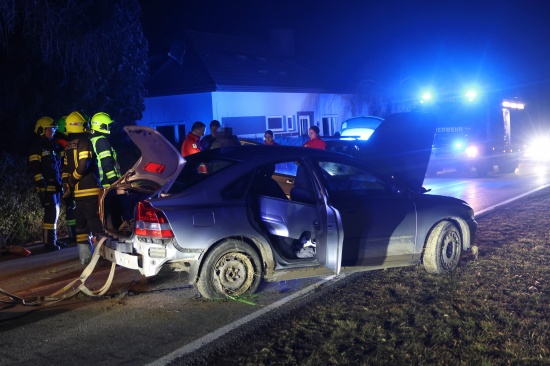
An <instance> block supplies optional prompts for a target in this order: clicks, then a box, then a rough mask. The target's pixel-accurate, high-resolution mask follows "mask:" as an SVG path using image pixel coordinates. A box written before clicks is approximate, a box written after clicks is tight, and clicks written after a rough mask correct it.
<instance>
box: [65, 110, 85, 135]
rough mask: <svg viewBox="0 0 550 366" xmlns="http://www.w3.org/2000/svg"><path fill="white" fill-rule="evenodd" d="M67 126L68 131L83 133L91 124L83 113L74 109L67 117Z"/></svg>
mask: <svg viewBox="0 0 550 366" xmlns="http://www.w3.org/2000/svg"><path fill="white" fill-rule="evenodd" d="M65 127H66V130H67V133H83V132H87V129H88V127H89V126H88V121H87V120H86V118H85V117H84V116H83V114H82V113H80V112H77V111H74V112H71V114H69V115H68V116H67V118H65Z"/></svg>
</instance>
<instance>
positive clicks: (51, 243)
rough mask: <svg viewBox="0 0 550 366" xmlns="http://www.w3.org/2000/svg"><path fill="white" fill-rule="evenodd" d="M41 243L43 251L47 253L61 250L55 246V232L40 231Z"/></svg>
mask: <svg viewBox="0 0 550 366" xmlns="http://www.w3.org/2000/svg"><path fill="white" fill-rule="evenodd" d="M42 241H43V242H44V249H45V250H46V251H47V252H53V251H56V250H59V249H61V248H60V247H58V246H57V245H56V244H55V231H53V230H48V229H44V230H43V231H42Z"/></svg>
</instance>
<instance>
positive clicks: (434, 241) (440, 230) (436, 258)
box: [423, 221, 462, 273]
mask: <svg viewBox="0 0 550 366" xmlns="http://www.w3.org/2000/svg"><path fill="white" fill-rule="evenodd" d="M461 252H462V237H461V235H460V231H459V230H458V228H457V227H456V225H455V224H453V223H452V222H450V221H441V222H440V223H438V224H437V225H436V226H435V227H434V228H433V229H432V231H431V233H430V235H429V237H428V240H427V243H426V248H425V249H424V259H423V263H424V268H426V271H428V273H446V272H452V271H454V270H455V269H456V267H457V266H458V261H459V260H460V254H461Z"/></svg>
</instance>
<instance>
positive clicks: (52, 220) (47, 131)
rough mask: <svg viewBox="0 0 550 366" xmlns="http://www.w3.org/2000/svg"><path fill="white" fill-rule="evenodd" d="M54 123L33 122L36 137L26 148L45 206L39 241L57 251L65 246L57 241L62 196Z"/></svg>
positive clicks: (45, 247)
mask: <svg viewBox="0 0 550 366" xmlns="http://www.w3.org/2000/svg"><path fill="white" fill-rule="evenodd" d="M55 129H56V126H55V122H54V121H53V119H52V118H50V117H42V118H40V119H39V120H38V121H36V125H35V126H34V132H35V134H36V135H37V136H36V138H35V139H34V141H33V142H32V143H31V146H30V149H29V165H30V168H31V171H32V174H33V175H34V182H35V184H36V192H37V193H38V196H39V198H40V203H41V205H42V207H44V220H43V222H42V241H43V243H44V249H45V250H47V251H50V252H51V251H54V250H59V249H61V248H62V247H65V243H62V242H60V241H58V240H57V219H58V218H59V202H60V193H61V175H60V164H61V161H60V159H61V158H60V154H59V152H60V148H59V146H57V145H56V144H55V143H54V140H53V136H54V134H55Z"/></svg>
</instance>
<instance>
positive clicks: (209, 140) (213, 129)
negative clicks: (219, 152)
mask: <svg viewBox="0 0 550 366" xmlns="http://www.w3.org/2000/svg"><path fill="white" fill-rule="evenodd" d="M219 128H220V121H218V120H212V122H210V134H209V135H206V136H204V137H203V138H202V139H201V141H200V143H201V151H204V150H208V149H212V148H213V145H214V143H215V142H216V137H217V133H218V129H219Z"/></svg>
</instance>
